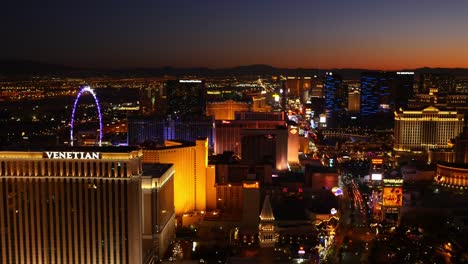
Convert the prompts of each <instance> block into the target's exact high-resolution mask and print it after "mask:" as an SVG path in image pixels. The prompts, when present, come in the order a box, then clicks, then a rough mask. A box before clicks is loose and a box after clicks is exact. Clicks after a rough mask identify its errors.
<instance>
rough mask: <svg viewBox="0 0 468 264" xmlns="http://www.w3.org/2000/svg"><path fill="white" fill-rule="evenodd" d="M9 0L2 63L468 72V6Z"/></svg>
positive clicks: (370, 1)
mask: <svg viewBox="0 0 468 264" xmlns="http://www.w3.org/2000/svg"><path fill="white" fill-rule="evenodd" d="M3 2H5V1H3ZM3 2H2V5H1V7H0V10H1V11H2V12H1V16H0V23H1V26H0V34H1V38H0V39H1V41H0V58H8V59H24V60H34V61H42V62H49V63H60V64H66V65H71V66H85V67H112V68H122V67H159V66H175V67H193V66H203V67H212V68H219V67H230V66H239V65H249V64H269V65H273V66H276V67H288V68H297V67H303V68H345V67H352V68H368V69H388V70H392V69H402V68H416V67H423V66H428V67H465V68H468V1H466V0H447V1H441V0H437V1H436V0H427V1H426V0H425V1H411V0H406V1H402V0H360V1H351V0H342V1H338V0H327V1H325V0H268V1H261V0H249V1H243V0H237V1H229V2H228V1H222V0H217V1H215V0H213V1H211V0H209V1H208V0H187V1H178V0H165V1H159V0H141V1H130V0H128V1H121V0H112V1H111V0H96V1H78V0H75V1H66V0H64V1H47V0H44V1H17V0H15V1H9V3H6V4H5V3H3Z"/></svg>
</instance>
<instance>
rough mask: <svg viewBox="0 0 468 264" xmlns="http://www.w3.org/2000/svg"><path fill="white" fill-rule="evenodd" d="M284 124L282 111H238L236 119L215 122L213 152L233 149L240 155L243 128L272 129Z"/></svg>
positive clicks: (219, 152)
mask: <svg viewBox="0 0 468 264" xmlns="http://www.w3.org/2000/svg"><path fill="white" fill-rule="evenodd" d="M285 125H286V123H285V121H284V113H283V112H242V113H240V112H238V113H236V120H231V121H228V120H218V121H216V122H215V143H214V152H215V154H222V153H223V152H225V151H233V152H234V155H237V156H241V155H242V144H241V131H242V130H243V129H270V128H271V129H274V128H277V127H284V126H285Z"/></svg>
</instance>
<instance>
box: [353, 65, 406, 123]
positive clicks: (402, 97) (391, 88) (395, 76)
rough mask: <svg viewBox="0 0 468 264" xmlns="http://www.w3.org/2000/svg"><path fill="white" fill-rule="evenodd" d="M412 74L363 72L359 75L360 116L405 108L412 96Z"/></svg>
mask: <svg viewBox="0 0 468 264" xmlns="http://www.w3.org/2000/svg"><path fill="white" fill-rule="evenodd" d="M413 83H414V72H365V73H362V75H361V115H362V116H372V115H374V114H376V113H378V112H390V111H392V110H395V109H399V108H400V107H403V108H406V107H407V105H408V100H409V99H410V98H411V97H412V96H413Z"/></svg>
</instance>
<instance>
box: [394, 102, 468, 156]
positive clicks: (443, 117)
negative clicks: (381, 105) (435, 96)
mask: <svg viewBox="0 0 468 264" xmlns="http://www.w3.org/2000/svg"><path fill="white" fill-rule="evenodd" d="M463 122H464V117H463V114H460V113H457V112H455V111H440V110H439V109H437V108H435V107H428V108H426V109H424V110H422V111H401V112H395V129H394V138H395V143H394V149H395V150H397V151H411V150H417V151H421V150H424V151H428V150H429V149H431V148H447V147H449V140H450V139H453V138H455V137H456V136H457V135H459V134H460V133H461V132H462V130H463Z"/></svg>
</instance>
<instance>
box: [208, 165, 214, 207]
mask: <svg viewBox="0 0 468 264" xmlns="http://www.w3.org/2000/svg"><path fill="white" fill-rule="evenodd" d="M215 209H216V169H215V166H214V165H210V166H208V168H207V169H206V210H208V211H210V210H215Z"/></svg>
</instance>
